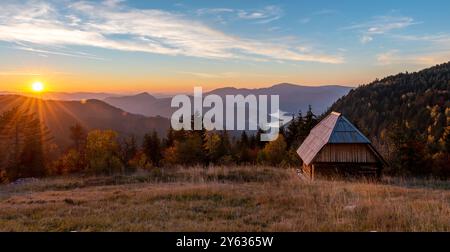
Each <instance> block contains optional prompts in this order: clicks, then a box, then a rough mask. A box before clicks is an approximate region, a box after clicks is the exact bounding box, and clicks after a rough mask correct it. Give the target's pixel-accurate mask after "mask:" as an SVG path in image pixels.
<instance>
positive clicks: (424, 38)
mask: <svg viewBox="0 0 450 252" xmlns="http://www.w3.org/2000/svg"><path fill="white" fill-rule="evenodd" d="M395 38H398V39H401V40H403V41H416V42H429V43H433V44H436V45H445V46H447V47H450V34H446V33H440V34H435V35H398V36H395Z"/></svg>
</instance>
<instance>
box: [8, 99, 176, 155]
mask: <svg viewBox="0 0 450 252" xmlns="http://www.w3.org/2000/svg"><path fill="white" fill-rule="evenodd" d="M14 107H21V108H26V109H28V110H30V111H34V112H35V113H37V114H39V115H41V116H42V119H43V121H44V122H45V124H46V125H47V127H48V128H49V130H50V133H51V135H52V136H53V138H54V139H55V141H56V143H57V144H58V145H60V146H66V145H67V144H68V141H70V140H69V139H70V138H69V128H70V127H71V126H73V125H75V124H76V123H77V122H78V123H81V124H82V125H83V126H84V127H85V128H86V129H88V130H92V129H112V130H115V131H117V132H118V133H119V134H120V135H121V136H127V135H131V134H134V135H136V136H137V137H138V138H139V139H140V138H141V137H142V136H143V135H144V134H145V133H148V132H149V131H151V130H153V129H155V130H157V132H158V133H159V134H161V135H163V134H165V133H166V130H167V129H168V128H169V125H170V122H169V121H168V120H167V119H165V118H161V117H153V118H149V117H145V116H141V115H134V114H130V113H126V112H124V111H123V110H121V109H118V108H115V107H112V106H111V105H108V104H106V103H104V102H102V101H99V100H87V101H84V102H80V101H54V100H40V99H35V98H28V97H23V96H16V95H4V96H0V113H2V112H4V111H6V110H9V109H12V108H14Z"/></svg>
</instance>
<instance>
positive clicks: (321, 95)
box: [104, 83, 351, 118]
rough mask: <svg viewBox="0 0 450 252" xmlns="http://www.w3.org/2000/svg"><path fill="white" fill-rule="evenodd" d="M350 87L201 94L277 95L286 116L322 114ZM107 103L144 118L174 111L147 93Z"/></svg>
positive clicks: (288, 86) (166, 101)
mask: <svg viewBox="0 0 450 252" xmlns="http://www.w3.org/2000/svg"><path fill="white" fill-rule="evenodd" d="M350 90H351V88H350V87H344V86H338V85H328V86H317V87H315V86H301V85H295V84H289V83H281V84H277V85H274V86H271V87H268V88H256V89H248V88H234V87H225V88H219V89H215V90H212V91H210V92H206V93H204V95H208V94H216V95H219V96H221V97H224V96H226V95H238V94H240V95H244V96H247V95H249V94H253V95H279V96H280V109H281V110H282V111H285V112H289V113H297V112H298V111H299V110H302V111H306V110H307V109H308V106H309V105H311V106H312V108H313V111H314V112H315V113H317V114H320V113H322V112H324V111H325V110H326V109H327V108H328V107H329V106H331V104H332V103H333V102H334V101H336V100H337V99H338V98H340V97H342V96H343V95H345V94H347V93H348V92H349V91H350ZM104 101H105V102H107V103H108V104H110V105H112V106H115V107H118V108H121V109H123V110H125V111H128V112H131V113H135V114H141V115H145V116H157V115H160V116H163V117H167V118H169V117H170V116H171V115H172V113H173V112H174V111H175V109H173V108H171V106H170V102H171V98H160V99H158V98H155V97H153V96H151V95H150V94H147V93H143V94H138V95H132V96H121V97H108V98H106V99H104Z"/></svg>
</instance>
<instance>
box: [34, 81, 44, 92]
mask: <svg viewBox="0 0 450 252" xmlns="http://www.w3.org/2000/svg"><path fill="white" fill-rule="evenodd" d="M31 89H32V90H33V92H36V93H41V92H42V91H44V84H43V83H42V82H40V81H37V82H34V83H33V84H31Z"/></svg>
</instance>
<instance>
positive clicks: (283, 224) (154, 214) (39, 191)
mask: <svg viewBox="0 0 450 252" xmlns="http://www.w3.org/2000/svg"><path fill="white" fill-rule="evenodd" d="M0 231H450V182H448V181H447V182H445V181H444V182H442V181H431V180H428V181H427V180H400V179H384V180H383V181H382V182H381V183H378V184H374V183H366V182H361V181H360V182H348V181H347V182H345V181H315V182H313V183H305V182H302V181H301V180H300V179H299V178H298V177H297V175H296V174H295V170H293V169H292V170H290V169H279V168H269V167H229V168H224V167H213V168H209V169H203V168H190V169H181V168H178V169H175V168H174V169H169V170H163V171H160V170H154V171H152V172H145V173H144V172H143V173H138V174H134V175H127V176H115V177H67V178H49V179H42V180H35V181H28V182H24V183H20V184H15V185H13V184H10V185H0Z"/></svg>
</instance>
